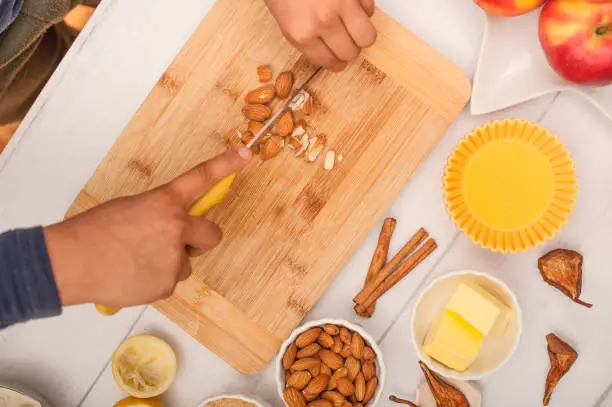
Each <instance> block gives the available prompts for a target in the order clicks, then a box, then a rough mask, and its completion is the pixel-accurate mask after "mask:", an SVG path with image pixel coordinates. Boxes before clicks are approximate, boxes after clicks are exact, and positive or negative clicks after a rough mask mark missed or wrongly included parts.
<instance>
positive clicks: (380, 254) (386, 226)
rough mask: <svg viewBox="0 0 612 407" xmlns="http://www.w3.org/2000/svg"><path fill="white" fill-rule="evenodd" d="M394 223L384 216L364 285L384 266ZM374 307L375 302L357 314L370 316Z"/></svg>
mask: <svg viewBox="0 0 612 407" xmlns="http://www.w3.org/2000/svg"><path fill="white" fill-rule="evenodd" d="M396 224H397V220H395V219H393V218H386V219H385V221H384V222H383V225H382V228H381V229H380V234H379V235H378V245H377V246H376V250H374V255H373V256H372V261H371V262H370V268H369V269H368V274H367V275H366V279H365V283H364V284H363V286H364V287H365V286H366V285H367V284H368V283H369V282H370V281H372V280H373V279H374V277H376V275H377V274H378V272H379V271H380V270H381V269H382V268H383V267H384V266H385V263H386V262H387V256H388V255H389V245H390V244H391V237H392V236H393V231H394V230H395V225H396ZM375 308H376V303H374V304H372V305H371V306H370V307H369V308H368V309H367V310H366V312H364V313H361V314H359V316H362V317H364V318H370V317H371V316H372V315H373V314H374V310H375Z"/></svg>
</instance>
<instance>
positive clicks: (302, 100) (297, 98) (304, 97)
mask: <svg viewBox="0 0 612 407" xmlns="http://www.w3.org/2000/svg"><path fill="white" fill-rule="evenodd" d="M309 99H310V94H309V93H308V92H306V91H305V90H304V89H302V90H301V91H299V92H298V93H296V94H295V95H294V96H293V97H292V98H291V101H290V102H289V109H291V110H293V111H294V112H297V111H299V110H304V106H305V105H306V102H307V101H308V100H309Z"/></svg>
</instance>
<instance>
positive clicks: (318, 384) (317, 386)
mask: <svg viewBox="0 0 612 407" xmlns="http://www.w3.org/2000/svg"><path fill="white" fill-rule="evenodd" d="M328 382H329V376H327V375H323V374H322V375H318V376H317V377H315V378H314V379H312V380H311V381H310V383H308V386H306V388H305V389H304V391H303V393H304V397H306V399H308V398H309V397H311V396H314V397H315V398H316V397H317V396H318V395H319V394H320V393H321V392H323V390H325V389H326V388H327V383H328ZM363 385H364V391H365V382H364V384H363ZM313 400H314V399H313Z"/></svg>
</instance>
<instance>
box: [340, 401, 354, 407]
mask: <svg viewBox="0 0 612 407" xmlns="http://www.w3.org/2000/svg"><path fill="white" fill-rule="evenodd" d="M342 407H353V405H352V404H351V402H349V401H345V402H344V404H343V405H342Z"/></svg>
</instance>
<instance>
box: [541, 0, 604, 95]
mask: <svg viewBox="0 0 612 407" xmlns="http://www.w3.org/2000/svg"><path fill="white" fill-rule="evenodd" d="M539 31H540V42H541V43H542V47H543V48H544V53H545V54H546V57H547V58H548V62H549V63H550V66H551V67H552V68H553V69H554V70H555V71H557V73H558V74H559V75H561V76H562V77H563V78H565V79H567V80H568V81H571V82H574V83H578V84H584V85H609V84H612V2H610V1H606V2H603V1H598V2H595V1H594V0H590V2H586V1H581V0H551V1H549V2H548V4H546V6H544V9H543V10H542V14H541V16H540V28H539Z"/></svg>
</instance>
